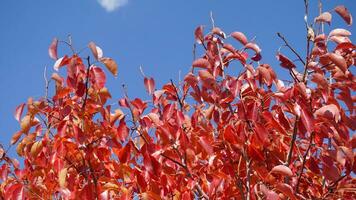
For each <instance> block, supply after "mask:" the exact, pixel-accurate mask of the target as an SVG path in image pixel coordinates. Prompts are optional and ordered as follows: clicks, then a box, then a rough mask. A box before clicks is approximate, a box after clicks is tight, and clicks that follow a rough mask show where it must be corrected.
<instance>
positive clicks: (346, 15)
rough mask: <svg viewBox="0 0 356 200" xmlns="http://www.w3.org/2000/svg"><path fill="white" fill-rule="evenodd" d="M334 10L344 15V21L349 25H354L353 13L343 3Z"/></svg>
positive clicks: (341, 15)
mask: <svg viewBox="0 0 356 200" xmlns="http://www.w3.org/2000/svg"><path fill="white" fill-rule="evenodd" d="M334 10H335V12H336V13H337V14H339V15H340V17H342V19H344V21H345V22H346V23H347V24H348V25H350V26H351V25H352V15H351V13H350V12H349V10H348V9H347V8H346V7H345V6H343V5H339V6H336V7H335V8H334Z"/></svg>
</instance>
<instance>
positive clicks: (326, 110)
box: [315, 104, 341, 122]
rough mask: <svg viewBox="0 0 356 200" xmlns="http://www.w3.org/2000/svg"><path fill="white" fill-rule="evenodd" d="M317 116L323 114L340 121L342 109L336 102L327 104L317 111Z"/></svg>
mask: <svg viewBox="0 0 356 200" xmlns="http://www.w3.org/2000/svg"><path fill="white" fill-rule="evenodd" d="M315 115H316V116H323V117H325V118H327V119H331V120H335V121H336V122H338V121H340V119H341V117H340V110H339V108H338V107H337V106H336V105H335V104H329V105H325V106H323V107H321V108H319V109H318V110H316V111H315Z"/></svg>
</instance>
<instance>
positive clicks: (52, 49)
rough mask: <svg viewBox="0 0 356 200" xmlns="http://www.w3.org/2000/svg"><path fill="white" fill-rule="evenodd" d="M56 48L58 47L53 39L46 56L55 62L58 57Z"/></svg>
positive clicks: (56, 41) (56, 40) (55, 39)
mask: <svg viewBox="0 0 356 200" xmlns="http://www.w3.org/2000/svg"><path fill="white" fill-rule="evenodd" d="M57 46H58V39H57V38H54V39H53V40H52V43H51V45H50V46H49V48H48V54H49V57H51V58H52V59H53V60H57V59H58V56H57Z"/></svg>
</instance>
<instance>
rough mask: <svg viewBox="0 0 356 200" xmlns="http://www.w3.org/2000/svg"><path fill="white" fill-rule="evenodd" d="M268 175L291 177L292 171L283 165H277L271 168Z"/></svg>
mask: <svg viewBox="0 0 356 200" xmlns="http://www.w3.org/2000/svg"><path fill="white" fill-rule="evenodd" d="M270 173H275V174H281V175H284V176H293V172H292V170H291V169H290V168H289V167H287V166H285V165H277V166H275V167H273V169H272V170H271V172H270Z"/></svg>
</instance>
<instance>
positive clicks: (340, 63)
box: [327, 53, 347, 72]
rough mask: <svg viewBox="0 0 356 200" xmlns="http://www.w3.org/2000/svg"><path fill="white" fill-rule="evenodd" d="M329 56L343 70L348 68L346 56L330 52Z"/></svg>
mask: <svg viewBox="0 0 356 200" xmlns="http://www.w3.org/2000/svg"><path fill="white" fill-rule="evenodd" d="M327 57H328V58H329V59H330V61H331V62H332V63H334V64H335V65H336V66H337V67H338V68H340V69H341V70H342V71H343V72H345V71H346V70H347V63H346V60H345V59H344V57H342V56H340V55H339V54H336V53H328V54H327Z"/></svg>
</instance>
